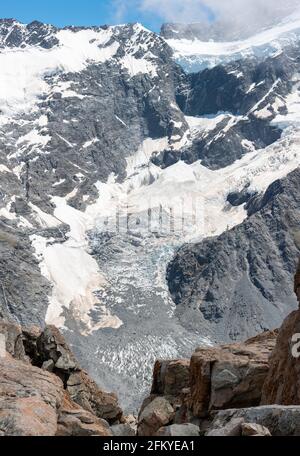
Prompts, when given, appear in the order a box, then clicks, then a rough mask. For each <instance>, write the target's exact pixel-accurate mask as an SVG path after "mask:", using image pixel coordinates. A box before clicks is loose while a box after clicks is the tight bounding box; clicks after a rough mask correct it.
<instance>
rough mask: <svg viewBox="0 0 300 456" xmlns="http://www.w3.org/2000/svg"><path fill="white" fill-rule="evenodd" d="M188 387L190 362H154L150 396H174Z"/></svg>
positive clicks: (182, 360) (186, 360)
mask: <svg viewBox="0 0 300 456" xmlns="http://www.w3.org/2000/svg"><path fill="white" fill-rule="evenodd" d="M189 385H190V360H188V359H176V360H171V361H161V360H158V361H156V363H155V365H154V371H153V383H152V389H151V394H157V395H163V396H174V397H177V396H179V395H180V394H181V391H182V390H183V389H184V388H188V387H189Z"/></svg>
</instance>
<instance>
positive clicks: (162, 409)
mask: <svg viewBox="0 0 300 456" xmlns="http://www.w3.org/2000/svg"><path fill="white" fill-rule="evenodd" d="M173 418H174V409H173V407H172V405H171V404H170V403H169V402H168V401H167V400H166V399H165V398H164V397H156V398H155V399H154V400H153V401H152V402H151V403H150V404H148V405H147V406H146V407H145V408H144V410H143V411H142V413H141V414H140V416H139V419H138V435H140V436H153V435H155V434H156V432H157V431H158V430H159V429H160V428H161V427H164V426H165V425H167V424H170V423H171V422H172V419H173Z"/></svg>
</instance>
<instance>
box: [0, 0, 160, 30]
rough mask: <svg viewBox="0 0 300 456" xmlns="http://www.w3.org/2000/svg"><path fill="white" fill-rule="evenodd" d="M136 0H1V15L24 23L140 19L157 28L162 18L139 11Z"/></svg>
mask: <svg viewBox="0 0 300 456" xmlns="http://www.w3.org/2000/svg"><path fill="white" fill-rule="evenodd" d="M137 3H138V2H135V1H131V2H130V1H129V2H128V1H121V0H85V1H83V0H10V1H1V4H0V17H1V18H15V19H18V20H19V21H21V22H25V23H29V22H31V21H33V20H35V19H36V20H39V21H41V22H47V23H51V24H54V25H57V26H59V27H61V26H65V25H101V24H113V23H119V22H120V21H121V22H142V23H143V24H144V25H145V26H146V27H149V28H151V29H153V30H158V29H159V27H160V24H161V22H162V19H161V18H160V17H158V16H156V14H155V13H149V12H147V13H146V12H142V11H141V10H139V9H138V8H137V7H136V6H135V5H136V4H137ZM128 5H129V6H128Z"/></svg>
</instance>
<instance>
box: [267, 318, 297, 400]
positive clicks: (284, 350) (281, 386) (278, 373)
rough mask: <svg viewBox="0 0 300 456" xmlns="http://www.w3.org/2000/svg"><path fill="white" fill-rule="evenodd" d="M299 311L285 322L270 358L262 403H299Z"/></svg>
mask: <svg viewBox="0 0 300 456" xmlns="http://www.w3.org/2000/svg"><path fill="white" fill-rule="evenodd" d="M299 340H300V312H299V311H295V312H293V313H292V314H291V315H289V316H288V317H287V318H286V320H285V321H284V323H283V325H282V327H281V329H280V332H279V335H278V339H277V343H276V347H275V349H274V351H273V353H272V355H271V358H270V369H269V373H268V376H267V378H266V381H265V384H264V387H263V393H262V404H282V405H298V404H300V365H299Z"/></svg>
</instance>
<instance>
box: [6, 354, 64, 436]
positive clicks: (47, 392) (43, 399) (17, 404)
mask: <svg viewBox="0 0 300 456" xmlns="http://www.w3.org/2000/svg"><path fill="white" fill-rule="evenodd" d="M0 391H1V394H0V434H2V435H24V436H27V435H50V436H51V435H55V433H56V430H57V408H58V407H59V406H60V404H61V401H62V398H63V384H62V382H61V380H60V379H59V378H58V377H56V376H55V375H53V374H50V373H48V372H45V371H43V370H41V369H39V368H37V367H33V366H31V365H30V364H28V363H25V362H23V361H20V360H15V359H13V358H12V357H11V356H10V355H9V354H8V355H7V356H6V357H5V358H1V359H0Z"/></svg>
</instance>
